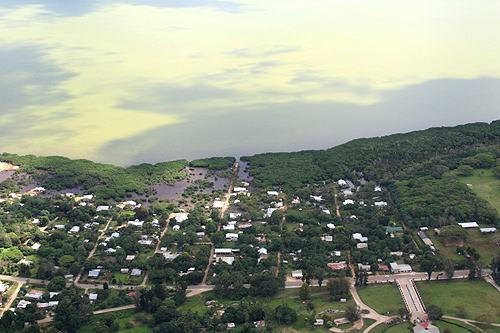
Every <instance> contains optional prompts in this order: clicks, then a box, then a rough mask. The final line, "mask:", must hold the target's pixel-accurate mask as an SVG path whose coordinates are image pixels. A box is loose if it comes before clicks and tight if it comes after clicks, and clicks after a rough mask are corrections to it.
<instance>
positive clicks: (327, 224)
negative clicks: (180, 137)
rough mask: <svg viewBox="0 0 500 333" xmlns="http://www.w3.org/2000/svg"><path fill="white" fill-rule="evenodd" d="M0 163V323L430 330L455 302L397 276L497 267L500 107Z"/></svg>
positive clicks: (79, 327)
mask: <svg viewBox="0 0 500 333" xmlns="http://www.w3.org/2000/svg"><path fill="white" fill-rule="evenodd" d="M0 161H1V162H2V166H5V167H7V168H6V169H5V170H6V171H2V172H0V174H1V173H3V172H8V174H4V175H5V177H3V179H4V180H3V181H2V182H1V183H0V249H1V252H0V256H1V258H0V275H1V276H0V280H1V282H2V283H1V284H0V292H1V293H2V302H3V308H2V309H1V311H2V318H1V319H0V329H1V330H2V331H4V332H19V331H26V332H59V331H66V332H86V331H90V330H95V331H100V332H108V331H127V330H130V331H134V330H141V331H151V332H199V331H201V330H204V331H210V332H216V331H224V330H227V329H233V330H236V331H242V332H247V331H248V332H252V331H256V332H260V331H281V330H284V329H286V328H287V327H291V328H293V329H295V330H298V331H302V330H304V331H305V330H328V329H330V328H332V327H333V328H332V330H335V329H336V328H338V329H339V330H340V329H346V328H349V327H353V328H355V329H358V330H361V331H367V330H371V329H372V326H373V327H375V328H374V329H375V330H377V329H380V328H381V327H385V328H387V327H391V326H392V325H407V326H408V327H407V326H405V328H404V329H410V328H411V326H414V325H417V326H415V327H417V328H418V325H420V324H426V323H427V322H426V321H425V320H427V318H429V319H433V320H434V321H436V325H438V327H440V328H443V327H445V326H446V325H451V324H449V323H444V322H441V321H439V320H438V319H440V318H441V316H442V315H443V314H444V315H445V316H451V317H457V316H458V315H457V313H456V311H457V310H456V309H454V310H448V308H447V307H446V306H444V304H441V303H439V304H437V303H436V302H434V301H433V300H432V299H434V298H433V296H432V295H431V296H428V297H429V299H427V298H425V297H421V295H420V293H419V289H422V288H426V289H425V291H426V290H440V289H439V288H437V287H436V288H435V287H433V286H434V285H433V284H432V285H427V284H424V285H422V283H430V282H417V283H416V284H415V283H414V281H418V280H426V279H431V278H432V279H433V280H452V279H453V278H457V277H464V278H465V279H464V280H467V281H470V282H469V284H467V283H466V282H464V281H462V282H448V283H449V285H450V286H451V285H453V286H462V288H464V289H467V288H469V287H470V288H476V287H477V288H479V289H478V290H482V289H481V288H488V287H484V286H483V285H481V284H480V285H479V287H478V286H476V284H477V283H480V282H481V281H482V277H483V276H485V275H487V277H486V278H487V279H488V281H490V282H491V283H492V284H493V285H496V284H495V281H499V280H500V246H499V244H500V236H499V234H498V232H497V230H496V228H497V225H498V223H499V211H498V210H499V209H500V194H499V192H500V188H499V185H500V121H495V122H492V123H490V124H487V123H474V124H467V125H461V126H456V127H442V128H431V129H428V130H424V131H417V132H411V133H406V134H396V135H390V136H385V137H377V138H370V139H358V140H353V141H350V142H348V143H346V144H343V145H340V146H336V147H333V148H330V149H326V150H309V151H300V152H292V153H265V154H257V155H253V156H243V157H241V158H240V159H239V160H237V159H236V158H234V157H212V158H204V159H198V160H194V161H187V160H177V161H171V162H161V163H157V164H148V163H143V164H140V165H134V166H129V167H119V166H114V165H110V164H100V163H94V162H92V161H88V160H82V159H80V160H71V159H69V158H65V157H60V156H48V157H37V156H34V155H26V156H19V155H16V154H10V153H3V154H1V155H0ZM405 279H406V280H405ZM407 281H410V282H411V284H409V285H408V286H409V287H406V286H407V284H406V283H407ZM385 282H387V283H385ZM482 282H484V281H482ZM433 283H445V282H433ZM473 283H476V284H473ZM484 283H486V282H484ZM486 284H488V283H486ZM374 285H377V286H374ZM488 286H490V287H491V288H493V287H492V286H491V285H490V284H488ZM398 288H399V289H398ZM433 288H435V289H433ZM442 288H445V287H442ZM450 288H451V287H450ZM403 289H407V291H405V290H403ZM420 291H421V292H422V290H420ZM358 292H359V296H358ZM494 292H495V293H498V290H496V289H494ZM436 293H438V291H436ZM478 294H479V292H478ZM373 295H377V297H375V296H373ZM426 295H427V294H426ZM433 295H434V294H433ZM437 295H438V294H435V295H434V296H436V299H440V298H439V297H438V296H437ZM492 295H493V297H496V298H494V299H493V300H492V301H491V302H493V304H494V303H495V302H496V301H497V300H498V303H500V294H498V295H496V294H492ZM379 297H382V298H389V299H390V298H391V297H395V298H394V306H393V307H390V308H386V307H383V306H381V307H380V306H378V305H377V300H376V298H379ZM413 298H415V299H419V300H420V301H419V302H420V303H419V302H416V301H413V302H414V303H413V304H415V306H413V305H411V304H410V301H409V300H410V299H413ZM365 303H366V304H365ZM417 303H418V304H420V306H419V305H418V304H417ZM420 311H421V312H420ZM440 311H441V312H442V313H441V315H439V314H440ZM453 311H455V312H453ZM463 311H465V313H466V314H465V315H463V316H462V318H465V319H464V320H466V319H467V320H472V319H478V318H479V319H481V318H482V317H481V318H480V315H477V316H475V317H472V318H470V317H471V316H472V315H471V314H469V313H472V312H473V311H472V310H468V309H467V307H465V308H464V309H463ZM485 311H486V310H485ZM460 313H461V314H463V312H460ZM485 313H486V312H485ZM499 313H500V312H499ZM481 315H482V314H481ZM484 315H485V316H486V314H484ZM362 317H364V321H359V319H360V318H362ZM417 317H418V319H417ZM482 319H484V318H482ZM407 320H408V322H407V323H404V324H401V322H403V321H407ZM441 320H442V319H441ZM449 320H451V321H453V320H454V319H449ZM478 321H479V322H480V323H481V322H485V323H488V322H490V323H491V322H497V323H500V318H499V317H498V315H496V314H493V315H491V317H488V318H486V319H484V320H478ZM387 323H390V325H389V324H387ZM480 323H479V324H478V325H481V324H480ZM383 325H385V326H383ZM439 325H441V326H439ZM457 325H461V324H457ZM465 325H468V324H465ZM401 327H402V326H401ZM471 327H472V326H471ZM412 329H413V328H412ZM443 329H444V328H443ZM473 329H474V328H473Z"/></svg>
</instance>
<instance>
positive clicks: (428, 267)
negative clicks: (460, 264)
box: [420, 258, 437, 280]
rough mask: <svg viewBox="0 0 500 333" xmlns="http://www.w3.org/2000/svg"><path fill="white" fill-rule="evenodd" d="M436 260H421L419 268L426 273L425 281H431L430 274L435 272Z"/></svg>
mask: <svg viewBox="0 0 500 333" xmlns="http://www.w3.org/2000/svg"><path fill="white" fill-rule="evenodd" d="M436 266H437V265H436V259H434V258H428V259H424V260H422V262H421V263H420V268H421V269H422V270H423V271H424V272H426V273H427V279H428V280H430V279H431V275H432V272H434V271H435V270H436Z"/></svg>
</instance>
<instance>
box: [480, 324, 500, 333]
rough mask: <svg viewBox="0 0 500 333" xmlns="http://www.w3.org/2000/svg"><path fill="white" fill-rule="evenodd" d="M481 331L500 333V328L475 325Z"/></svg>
mask: <svg viewBox="0 0 500 333" xmlns="http://www.w3.org/2000/svg"><path fill="white" fill-rule="evenodd" d="M474 325H476V326H477V327H479V328H480V329H482V330H484V331H485V332H487V333H500V327H497V326H491V325H485V324H474Z"/></svg>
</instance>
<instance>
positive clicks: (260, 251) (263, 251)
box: [259, 248, 267, 256]
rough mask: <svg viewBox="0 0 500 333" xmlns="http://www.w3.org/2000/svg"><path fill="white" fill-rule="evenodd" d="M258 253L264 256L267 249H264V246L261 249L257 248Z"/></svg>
mask: <svg viewBox="0 0 500 333" xmlns="http://www.w3.org/2000/svg"><path fill="white" fill-rule="evenodd" d="M259 254H260V255H261V256H265V255H266V254H267V249H265V248H261V249H259Z"/></svg>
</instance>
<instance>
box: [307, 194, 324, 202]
mask: <svg viewBox="0 0 500 333" xmlns="http://www.w3.org/2000/svg"><path fill="white" fill-rule="evenodd" d="M309 197H310V198H311V199H314V200H316V201H323V200H325V199H323V197H322V196H321V195H319V196H317V195H310V196H309Z"/></svg>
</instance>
